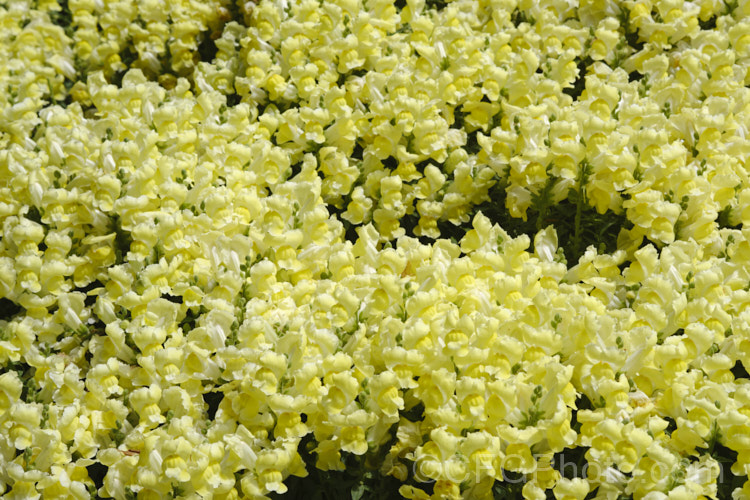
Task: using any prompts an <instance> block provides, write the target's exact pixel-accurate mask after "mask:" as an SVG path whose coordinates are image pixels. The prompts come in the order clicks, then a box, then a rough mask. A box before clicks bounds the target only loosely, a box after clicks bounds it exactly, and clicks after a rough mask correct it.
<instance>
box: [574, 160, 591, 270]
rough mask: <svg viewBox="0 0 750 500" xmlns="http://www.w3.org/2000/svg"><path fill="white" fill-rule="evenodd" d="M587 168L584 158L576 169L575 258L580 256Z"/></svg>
mask: <svg viewBox="0 0 750 500" xmlns="http://www.w3.org/2000/svg"><path fill="white" fill-rule="evenodd" d="M588 168H589V165H588V162H587V161H586V160H585V159H584V160H583V161H582V162H581V165H580V167H579V170H578V200H577V203H576V217H575V229H574V233H573V251H574V255H575V258H576V260H578V259H579V258H580V256H581V217H582V216H583V204H584V203H585V202H586V181H587V180H588Z"/></svg>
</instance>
